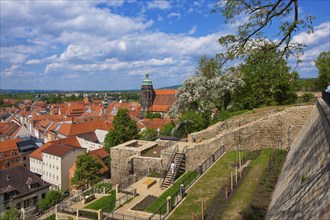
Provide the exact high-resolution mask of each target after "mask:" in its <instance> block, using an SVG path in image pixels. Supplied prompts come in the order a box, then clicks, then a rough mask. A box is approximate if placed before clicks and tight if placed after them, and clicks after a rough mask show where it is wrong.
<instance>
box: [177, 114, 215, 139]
mask: <svg viewBox="0 0 330 220" xmlns="http://www.w3.org/2000/svg"><path fill="white" fill-rule="evenodd" d="M208 125H209V115H207V114H203V113H200V112H198V111H193V110H190V111H186V112H185V113H183V114H181V116H180V118H179V123H178V124H177V126H176V127H175V128H174V132H173V133H174V135H175V136H177V137H187V135H188V134H190V133H192V132H195V131H200V130H202V129H205V128H207V126H208Z"/></svg>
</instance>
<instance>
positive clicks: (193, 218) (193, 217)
mask: <svg viewBox="0 0 330 220" xmlns="http://www.w3.org/2000/svg"><path fill="white" fill-rule="evenodd" d="M192 220H195V212H193V214H192Z"/></svg>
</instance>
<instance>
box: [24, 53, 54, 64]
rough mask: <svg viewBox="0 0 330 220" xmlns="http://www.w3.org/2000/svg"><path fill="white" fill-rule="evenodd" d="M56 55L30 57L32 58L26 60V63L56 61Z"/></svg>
mask: <svg viewBox="0 0 330 220" xmlns="http://www.w3.org/2000/svg"><path fill="white" fill-rule="evenodd" d="M56 59H57V56H56V55H52V56H50V57H46V58H43V59H32V60H28V61H27V62H26V64H41V63H47V62H54V61H56Z"/></svg>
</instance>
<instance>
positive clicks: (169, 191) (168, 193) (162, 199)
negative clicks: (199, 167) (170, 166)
mask: <svg viewBox="0 0 330 220" xmlns="http://www.w3.org/2000/svg"><path fill="white" fill-rule="evenodd" d="M191 173H192V172H186V173H185V174H183V175H182V176H181V177H180V178H179V179H177V180H176V181H175V182H174V184H173V185H172V186H170V187H169V188H168V189H167V190H166V191H164V192H163V193H162V194H161V195H160V196H159V197H158V198H157V200H156V201H155V202H154V203H152V204H151V205H150V206H149V207H148V208H147V209H146V211H147V212H150V213H154V212H155V211H157V210H158V209H159V208H160V207H161V206H162V205H163V204H164V203H165V202H166V199H167V197H168V196H172V195H173V194H174V193H175V192H176V191H177V190H178V189H179V186H180V185H181V184H182V183H183V184H184V185H185V186H187V185H188V184H189V183H190V182H188V181H185V182H183V180H184V179H185V178H186V177H187V176H188V175H189V174H191ZM194 177H195V176H193V177H192V178H194ZM166 210H167V208H166V206H165V207H164V210H162V214H164V213H166Z"/></svg>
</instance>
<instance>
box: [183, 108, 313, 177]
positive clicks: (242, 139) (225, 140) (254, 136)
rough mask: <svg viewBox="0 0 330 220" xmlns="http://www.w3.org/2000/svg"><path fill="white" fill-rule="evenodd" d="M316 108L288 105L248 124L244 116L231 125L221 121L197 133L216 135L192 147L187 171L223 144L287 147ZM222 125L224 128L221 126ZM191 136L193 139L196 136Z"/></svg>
mask: <svg viewBox="0 0 330 220" xmlns="http://www.w3.org/2000/svg"><path fill="white" fill-rule="evenodd" d="M312 109H313V106H295V107H288V108H285V109H284V110H281V111H279V112H272V113H271V114H268V115H265V116H264V117H261V118H259V119H254V120H253V118H252V119H250V120H247V119H245V121H244V123H243V119H240V118H239V117H238V119H236V120H235V121H234V120H231V122H230V123H228V122H227V125H228V126H226V125H225V124H224V122H220V123H218V124H216V125H214V126H213V127H211V128H209V129H206V130H204V131H201V132H200V133H195V134H194V135H195V139H196V140H197V141H198V140H200V139H201V137H202V136H203V137H204V138H207V137H209V136H211V137H212V138H210V139H207V140H203V141H201V142H199V143H197V144H196V145H194V146H191V147H189V148H188V151H187V154H186V170H188V171H189V170H194V169H196V168H197V167H198V165H199V164H201V163H202V162H203V161H204V160H206V159H207V158H208V157H209V156H210V155H211V154H212V153H214V152H215V151H216V150H217V149H218V148H219V147H220V146H221V145H224V146H225V148H226V150H232V149H237V147H238V146H239V147H240V149H246V150H256V149H261V148H265V147H280V148H283V149H286V148H288V146H289V145H290V143H292V142H293V140H294V139H295V137H296V136H297V134H298V132H299V131H300V129H301V128H302V126H303V125H304V123H305V121H306V119H307V118H308V115H309V114H310V112H311V111H312ZM235 125H236V126H235ZM221 127H222V129H219V128H221ZM217 129H218V130H217ZM215 130H217V132H215ZM208 132H209V133H208ZM196 137H198V138H196ZM190 138H191V139H192V136H190ZM202 139H203V138H202Z"/></svg>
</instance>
